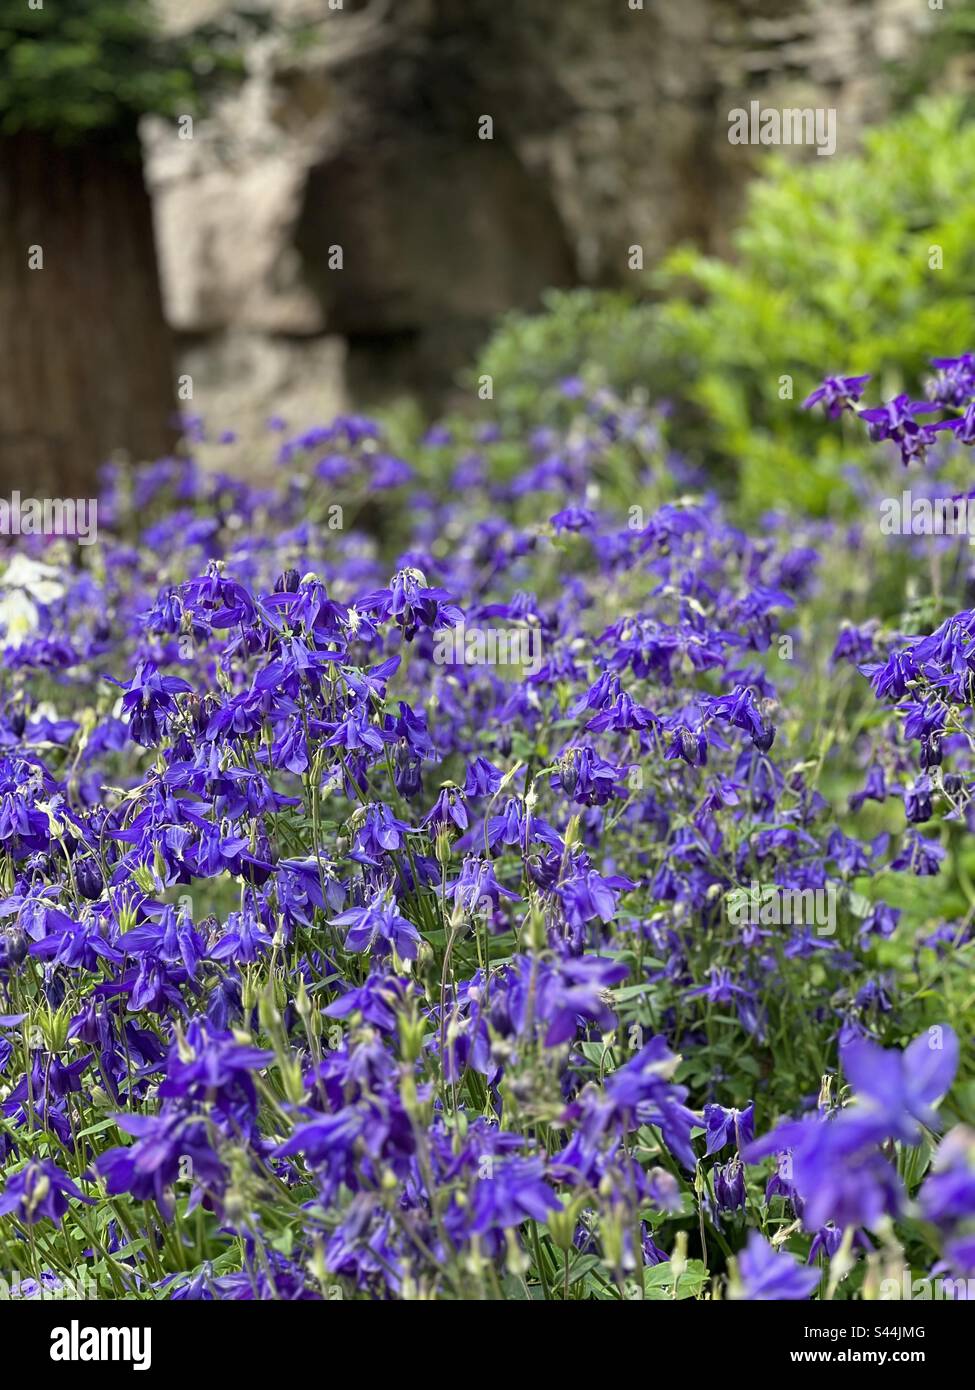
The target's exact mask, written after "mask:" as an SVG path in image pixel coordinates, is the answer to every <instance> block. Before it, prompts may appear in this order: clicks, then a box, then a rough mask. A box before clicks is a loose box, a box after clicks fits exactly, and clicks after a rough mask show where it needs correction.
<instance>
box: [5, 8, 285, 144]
mask: <svg viewBox="0 0 975 1390" xmlns="http://www.w3.org/2000/svg"><path fill="white" fill-rule="evenodd" d="M265 23H266V16H265V15H264V14H263V13H262V12H259V11H254V12H252V13H249V14H248V15H245V16H239V17H238V18H237V20H235V21H234V22H233V23H219V22H215V23H212V24H208V25H204V26H200V27H198V28H197V29H195V30H193V31H192V32H190V33H188V34H185V35H181V36H180V37H178V38H177V37H172V38H166V37H163V36H162V35H161V34H160V33H159V32H158V29H157V27H156V24H155V20H154V16H153V8H152V4H151V0H57V2H56V3H55V0H47V3H45V4H44V5H43V7H42V8H37V9H31V8H29V7H28V5H27V4H26V3H18V4H17V5H7V6H6V7H5V9H4V12H3V14H2V15H0V131H3V132H6V133H7V134H11V133H13V132H15V131H20V130H39V131H45V132H48V133H51V134H54V135H56V136H57V137H58V138H61V139H66V140H70V139H80V138H84V137H90V136H91V135H93V134H114V135H116V136H122V137H124V136H126V135H128V134H130V133H131V131H132V129H133V126H134V122H135V121H136V120H137V118H138V117H139V116H140V115H141V114H143V113H144V112H156V113H158V114H160V115H163V116H170V117H175V116H179V115H185V114H192V113H194V112H196V111H197V110H198V109H199V105H200V101H201V96H202V94H203V93H204V91H208V90H212V88H213V86H214V84H218V83H220V82H222V81H224V80H228V79H230V78H232V77H234V76H235V75H237V74H238V73H239V72H240V70H241V69H240V59H239V35H240V32H241V29H240V25H241V24H247V25H251V26H257V27H261V26H263V25H264V24H265Z"/></svg>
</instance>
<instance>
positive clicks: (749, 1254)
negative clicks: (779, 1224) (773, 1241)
mask: <svg viewBox="0 0 975 1390" xmlns="http://www.w3.org/2000/svg"><path fill="white" fill-rule="evenodd" d="M738 1270H739V1273H740V1275H741V1292H740V1293H739V1294H738V1297H739V1298H743V1299H749V1300H752V1301H754V1302H767V1301H771V1300H778V1301H780V1302H789V1301H792V1302H795V1301H797V1300H799V1299H804V1298H809V1297H810V1295H811V1294H812V1292H813V1290H814V1289H815V1288H816V1286H817V1285H818V1283H819V1271H818V1270H816V1269H804V1268H803V1266H802V1265H801V1264H799V1262H798V1260H796V1259H795V1257H794V1256H793V1255H790V1254H789V1253H788V1252H787V1251H785V1250H782V1251H778V1252H777V1251H775V1250H773V1249H772V1247H771V1245H769V1243H768V1241H767V1240H765V1238H764V1237H763V1236H760V1235H759V1233H758V1232H757V1231H752V1232H751V1234H750V1235H749V1237H748V1244H747V1245H746V1247H745V1249H744V1250H743V1251H742V1252H741V1254H740V1255H739V1257H738Z"/></svg>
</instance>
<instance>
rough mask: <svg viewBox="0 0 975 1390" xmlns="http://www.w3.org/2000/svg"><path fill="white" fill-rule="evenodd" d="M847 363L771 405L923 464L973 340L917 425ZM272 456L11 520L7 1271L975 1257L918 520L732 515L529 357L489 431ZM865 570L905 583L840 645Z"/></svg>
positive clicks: (177, 1281) (709, 1292)
mask: <svg viewBox="0 0 975 1390" xmlns="http://www.w3.org/2000/svg"><path fill="white" fill-rule="evenodd" d="M866 385H867V383H864V382H861V381H854V382H851V381H849V380H842V381H832V382H829V383H827V384H826V386H824V388H823V391H822V393H821V395H820V397H819V401H818V402H815V403H814V404H819V403H820V402H821V403H822V405H823V406H824V407H825V409H826V411H827V414H828V415H829V417H830V419H829V421H828V422H824V421H823V420H822V418H821V416H820V414H819V411H818V410H817V411H816V412H815V413H812V414H810V415H809V417H808V422H809V424H810V427H812V428H819V429H820V430H823V431H828V430H831V429H835V428H838V427H839V426H840V423H843V424H846V423H850V424H851V425H852V426H854V427H855V428H857V429H859V428H861V427H862V422H861V421H860V420H859V417H858V416H857V414H856V412H857V410H859V409H868V410H870V411H872V412H874V413H872V414H869V415H868V417H867V423H868V424H869V425H870V428H871V430H872V432H873V434H874V436H875V438H877V439H878V440H880V439H884V440H885V441H886V443H885V446H884V450H883V452H887V451H888V450H890V449H896V448H899V449H900V450H901V451H902V452H904V454H905V455H906V456H907V457H908V459H909V467H910V472H909V473H908V474H907V476H908V477H909V478H910V479H911V482H912V484H914V485H915V486H918V487H920V486H922V484H924V480H925V479H928V478H929V471H930V479H931V480H932V485H933V486H939V485H940V480H939V475H938V473H937V470H936V464H937V463H938V462H939V461H940V462H942V463H943V464H944V466H945V467H946V468H948V469H949V470H950V469H952V468H957V467H958V466H959V459H958V458H957V457H955V455H956V454H961V455H962V457H966V456H967V450H965V449H963V448H962V446H964V445H966V444H967V445H971V444H972V442H975V405H973V404H972V401H973V400H975V362H973V360H972V359H971V358H963V359H961V360H959V361H958V362H955V363H951V364H945V365H943V366H942V369H941V371H940V372H939V375H938V378H937V380H936V383H935V386H934V388H933V395H934V397H935V398H936V400H937V402H938V406H937V412H936V413H937V415H938V416H939V417H943V418H941V419H940V420H939V424H940V425H941V426H942V428H939V429H937V430H935V429H933V428H930V427H929V424H924V425H923V426H922V425H920V424H919V423H918V421H919V420H920V419H928V420H930V417H922V416H920V414H919V411H918V409H917V408H916V407H914V406H911V405H910V403H909V402H906V403H905V402H900V403H897V402H895V403H888V404H887V405H886V406H872V407H863V406H861V405H859V404H858V400H859V397H860V396H861V395H862V393H863V391H864V388H865V386H866ZM279 423H280V422H277V421H275V422H273V427H275V428H276V427H278V425H279ZM193 428H194V434H195V435H196V434H198V433H199V431H200V428H201V427H200V426H199V424H198V423H195V424H194V426H193ZM952 445H953V446H955V448H954V453H953V452H952V448H951V447H950V446H952ZM414 454H415V459H416V462H415V461H414ZM941 455H944V458H943V459H942V458H940V456H941ZM922 461H923V469H924V471H923V472H922ZM276 462H277V465H278V466H277V468H276V470H275V477H276V480H277V481H276V486H275V487H274V488H272V489H259V488H253V487H250V486H247V485H244V484H241V483H237V482H234V481H232V480H231V479H230V478H228V477H226V476H223V475H220V474H217V473H206V472H203V471H201V470H199V469H198V468H196V467H195V466H194V465H193V464H192V463H191V462H188V461H186V460H174V459H167V460H163V461H160V462H159V463H157V464H150V465H145V466H143V467H142V468H139V469H136V470H133V471H132V472H127V471H121V470H115V471H113V472H112V473H111V474H110V475H109V477H108V479H107V480H106V489H105V492H104V493H103V496H102V498H101V499H100V500H101V509H100V512H99V515H98V517H97V518H96V520H97V522H98V523H100V524H99V525H98V526H97V534H94V533H93V531H92V528H91V526H90V525H88V524H85V525H82V524H80V520H81V519H79V518H78V517H77V516H76V517H75V518H74V519H75V522H76V530H77V532H78V534H79V536H80V538H81V539H82V540H83V541H85V542H86V543H85V544H80V545H78V546H76V547H74V546H72V545H71V542H70V536H67V535H64V534H62V533H63V532H64V531H65V529H66V528H65V518H64V517H63V516H61V517H60V520H59V521H58V523H57V525H55V518H54V516H53V514H52V517H51V519H50V521H44V520H43V518H42V519H41V522H39V521H38V518H37V515H36V514H35V513H33V512H30V511H28V512H25V513H18V525H17V527H16V528H12V527H11V526H10V525H9V518H7V519H6V520H7V523H8V524H7V525H5V527H4V530H6V531H7V532H10V533H11V534H12V536H13V537H17V538H16V539H13V540H12V541H11V544H10V546H9V551H8V552H5V553H4V557H3V563H2V569H0V634H2V636H0V643H2V657H3V662H2V670H0V888H2V897H0V1086H2V1090H0V1095H2V1099H0V1158H2V1160H3V1166H4V1178H3V1187H2V1190H0V1261H2V1262H3V1263H2V1267H3V1268H7V1269H20V1270H21V1271H22V1273H23V1274H25V1275H27V1276H29V1279H28V1281H27V1283H26V1284H25V1287H24V1288H19V1289H18V1290H17V1296H20V1297H24V1296H29V1291H30V1288H35V1289H36V1288H53V1289H55V1290H56V1291H60V1292H62V1293H63V1292H64V1291H65V1290H66V1289H70V1288H71V1287H72V1286H73V1285H77V1284H79V1283H81V1284H82V1285H83V1286H85V1287H91V1286H92V1285H93V1286H94V1288H95V1289H96V1291H97V1293H98V1294H99V1295H100V1296H102V1297H105V1296H108V1297H117V1298H150V1297H152V1298H179V1299H211V1298H286V1299H291V1298H334V1297H342V1298H361V1299H383V1300H386V1299H415V1298H438V1299H498V1298H502V1299H509V1300H534V1299H538V1298H545V1299H560V1300H566V1301H581V1300H614V1301H619V1300H624V1299H630V1298H637V1299H649V1300H663V1299H666V1300H673V1299H687V1300H697V1299H703V1298H707V1297H733V1298H743V1299H789V1300H793V1299H802V1298H809V1297H814V1296H821V1297H835V1298H840V1299H848V1298H849V1299H853V1298H861V1297H863V1298H868V1297H869V1298H874V1297H876V1296H877V1292H878V1287H879V1286H880V1281H881V1280H882V1279H887V1278H889V1279H893V1280H894V1281H895V1284H896V1287H897V1288H898V1289H899V1288H900V1280H901V1278H902V1275H903V1273H904V1271H907V1273H908V1276H909V1277H913V1275H914V1274H915V1273H917V1274H918V1275H920V1276H923V1277H926V1278H929V1277H935V1276H937V1274H938V1273H939V1272H940V1271H941V1270H944V1269H946V1270H947V1271H949V1272H950V1273H953V1274H957V1275H958V1276H959V1277H968V1275H969V1274H970V1273H972V1272H975V1271H973V1269H972V1266H973V1259H975V1257H973V1255H972V1243H971V1232H972V1229H973V1228H975V1178H973V1172H975V1143H973V1139H972V1134H971V1132H970V1130H968V1129H966V1128H965V1127H964V1126H965V1125H966V1124H967V1125H971V1123H972V1121H973V1119H975V1070H973V1062H972V1057H971V1054H970V1050H969V1049H968V1047H967V1045H966V1046H965V1047H963V1046H962V1043H965V1044H967V1042H968V1040H969V1039H970V1037H971V1034H972V1024H973V1018H972V1009H973V1000H972V992H971V968H970V958H971V953H972V951H973V949H975V936H973V930H972V924H973V920H975V887H973V882H972V878H973V872H975V862H973V853H972V851H971V849H970V847H969V843H968V842H969V841H970V838H971V837H970V833H968V832H969V830H970V827H971V825H972V823H973V820H975V799H973V788H975V764H973V754H972V745H973V742H975V728H973V722H972V721H973V715H972V708H973V699H972V689H973V675H972V672H973V670H975V658H973V657H972V656H971V652H972V651H973V643H975V611H972V610H965V609H963V608H961V601H962V598H963V593H964V585H965V574H966V566H965V565H964V564H963V563H962V560H963V559H964V555H965V553H966V552H967V545H966V543H965V539H964V538H961V539H959V538H958V537H952V536H932V537H923V536H922V537H917V536H914V535H912V534H908V535H905V536H900V535H899V534H898V535H897V536H892V535H886V534H882V533H881V531H880V529H879V527H878V526H876V525H873V524H870V523H871V520H872V515H873V513H872V506H873V504H872V502H869V501H868V500H867V499H866V498H864V501H863V502H862V503H861V514H860V517H859V519H858V524H857V525H855V526H853V525H842V526H841V525H837V524H835V523H827V522H822V521H817V520H808V519H796V518H794V517H793V518H789V517H787V516H785V515H784V514H782V513H780V514H778V515H773V516H770V517H768V518H767V519H766V520H765V521H764V523H763V525H762V527H761V528H760V531H759V532H758V533H757V534H750V533H748V532H747V531H744V530H742V529H741V527H740V526H738V525H737V524H736V523H735V522H733V521H731V520H729V518H728V516H727V515H726V513H725V511H724V509H723V507H722V505H721V503H720V502H719V500H718V499H717V498H716V497H715V496H714V495H713V494H712V493H711V492H710V491H709V490H708V489H707V487H706V485H705V484H704V482H703V480H702V477H701V475H699V474H698V475H694V474H693V473H691V472H689V471H688V470H687V467H686V465H684V464H682V463H681V461H680V460H679V459H675V458H674V456H673V454H672V452H671V451H669V450H668V449H667V448H666V446H665V445H664V444H663V442H662V440H661V433H660V417H659V415H658V414H657V413H656V412H654V411H652V410H650V409H648V408H644V407H634V406H633V405H632V404H626V405H624V404H623V403H621V402H620V401H619V400H617V399H616V398H614V397H612V396H611V395H610V394H609V393H607V392H606V391H599V392H596V393H589V392H586V391H580V390H579V388H578V387H577V386H576V385H572V386H570V387H569V388H567V394H564V395H563V397H562V399H561V400H560V402H559V406H558V409H557V411H556V413H555V415H554V416H553V417H551V418H550V419H549V420H547V421H545V422H543V424H542V425H541V426H540V427H537V428H533V429H531V430H530V431H528V433H527V434H522V433H519V432H517V431H513V430H512V429H511V427H510V426H509V425H506V424H504V423H503V422H498V421H491V422H490V423H489V424H485V423H484V422H481V424H480V425H479V426H478V429H477V432H476V437H475V438H474V439H467V438H460V437H457V436H454V435H452V434H451V432H450V431H449V430H447V429H444V428H440V427H438V428H435V429H433V430H431V431H430V432H429V433H428V434H427V435H426V437H425V438H424V440H422V441H420V442H419V443H418V444H417V445H416V446H415V448H414V449H411V450H410V457H402V456H398V455H396V454H395V453H393V451H392V450H391V448H390V446H389V442H388V440H387V439H386V438H384V436H383V434H382V432H381V430H380V429H379V428H378V427H377V426H376V425H375V424H374V423H372V422H371V421H369V420H367V419H363V418H361V417H346V418H340V419H339V420H336V421H335V422H333V424H332V425H331V426H329V427H324V428H320V429H315V430H311V431H308V432H306V433H304V434H301V435H298V436H294V437H285V438H284V439H282V441H281V443H280V446H279V448H278V450H277V459H276ZM499 464H500V467H499V466H498V465H499ZM890 466H892V467H894V468H895V469H898V468H900V464H899V463H897V462H896V458H895V459H894V460H893V461H891V462H890V463H889V464H888V467H890ZM949 476H950V475H949ZM428 480H439V487H437V486H431V485H430V482H429V481H428ZM924 485H926V484H924ZM890 486H891V485H890V483H889V482H888V487H890ZM28 506H29V504H28ZM370 509H383V510H384V513H385V514H386V515H391V516H395V517H396V518H398V526H399V530H398V532H397V538H396V541H395V542H394V541H393V540H392V538H391V537H390V535H389V533H388V531H387V529H386V528H385V527H377V528H375V529H374V531H368V530H366V529H365V526H364V519H365V517H366V516H367V514H368V512H369V510H370ZM25 516H28V517H31V518H32V524H31V525H30V526H25V524H24V520H25ZM90 520H91V518H90V517H89V518H88V521H89V522H90ZM89 542H90V543H89ZM890 549H903V550H905V551H907V552H908V554H909V556H910V558H911V560H912V561H913V562H915V568H916V570H917V573H918V575H919V576H920V575H923V574H924V572H925V564H927V566H928V567H929V573H930V576H931V583H930V591H929V592H924V591H923V589H922V588H921V586H920V585H919V586H918V592H917V593H916V594H915V595H914V596H913V598H912V601H911V602H910V603H909V604H908V605H907V611H906V613H905V614H904V617H903V620H902V621H897V622H893V623H887V624H881V623H880V622H878V621H877V620H876V619H875V618H874V616H873V610H872V607H871V593H872V588H871V585H872V578H873V576H874V574H875V572H877V570H878V567H879V568H883V561H884V554H885V552H886V551H888V550H890ZM850 555H852V556H853V558H852V561H851V560H849V559H848V558H847V557H848V556H850ZM918 633H923V634H925V635H924V636H923V637H918V636H917V634H918ZM516 637H517V638H518V644H519V645H518V647H515V646H513V645H512V642H513V641H514V639H515V638H516ZM871 685H872V687H873V690H872V691H871ZM874 696H876V699H875V698H874ZM960 1040H961V1041H960ZM946 1130H948V1131H950V1132H949V1133H947V1134H946V1135H945V1136H944V1137H943V1138H942V1132H943V1131H946ZM30 1280H33V1281H34V1284H33V1285H31V1284H30V1283H29V1281H30Z"/></svg>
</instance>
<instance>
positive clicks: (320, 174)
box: [144, 0, 936, 434]
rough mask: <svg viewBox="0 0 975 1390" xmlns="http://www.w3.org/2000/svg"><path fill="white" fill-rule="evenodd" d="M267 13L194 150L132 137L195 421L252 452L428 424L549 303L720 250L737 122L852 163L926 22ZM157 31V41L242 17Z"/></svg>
mask: <svg viewBox="0 0 975 1390" xmlns="http://www.w3.org/2000/svg"><path fill="white" fill-rule="evenodd" d="M254 3H258V0H254ZM263 3H264V4H265V6H269V7H270V8H271V9H272V10H273V12H274V21H275V22H274V24H273V26H272V28H271V30H270V32H269V33H267V34H264V35H262V36H259V37H254V38H253V40H252V41H251V42H249V44H248V46H247V49H246V62H247V77H246V80H245V81H244V82H243V84H242V85H241V86H240V88H239V90H237V91H236V92H235V94H234V95H233V96H232V97H231V98H228V99H227V100H225V101H223V102H222V103H221V104H220V105H219V106H218V107H217V108H216V109H215V110H214V111H213V112H212V113H211V114H210V115H209V116H208V117H207V118H206V119H205V120H198V121H197V122H196V125H195V128H194V129H193V132H192V138H191V139H184V138H180V135H179V133H178V132H177V131H174V130H173V129H172V128H170V127H167V126H165V125H163V124H162V123H161V122H157V121H147V122H146V123H145V130H144V139H145V146H146V154H147V169H148V177H149V182H150V187H151V189H152V193H153V198H154V206H155V216H156V225H157V235H158V241H159V246H160V253H161V261H162V274H163V281H164V294H165V300H166V304H167V310H168V314H169V317H170V319H171V322H172V324H173V326H174V328H175V329H176V330H177V333H178V334H179V338H180V342H181V344H182V346H183V359H184V370H186V371H188V372H191V373H192V375H193V378H194V407H195V408H196V409H198V410H200V411H202V412H203V413H205V414H206V415H207V416H208V417H209V418H211V419H212V421H213V423H214V424H215V425H219V426H220V427H226V426H230V427H235V428H238V429H240V430H241V431H242V432H243V433H245V434H247V433H249V432H250V431H252V430H253V429H254V428H255V427H256V426H257V425H258V424H259V423H260V422H261V421H262V420H263V418H264V417H265V416H267V415H268V414H269V413H271V412H272V411H276V412H279V413H282V414H284V415H285V416H286V417H287V418H288V419H289V423H293V424H295V425H301V424H306V423H310V422H312V421H313V420H320V419H321V418H323V417H325V416H327V415H328V414H330V413H331V412H332V411H333V410H334V409H336V408H338V407H341V406H342V405H343V404H345V403H349V402H351V403H354V404H361V403H370V402H372V401H374V400H376V399H381V398H385V397H388V396H390V395H394V394H396V393H397V392H399V391H402V390H404V389H406V390H409V391H411V392H413V393H416V394H418V395H419V396H420V397H421V398H423V399H425V400H426V401H427V402H429V403H431V404H434V403H436V402H437V401H440V400H442V399H443V398H444V395H445V392H449V389H450V384H451V382H452V380H453V379H454V378H455V374H456V371H457V369H458V368H459V367H460V366H461V365H462V364H464V363H465V362H466V361H468V360H469V358H470V355H471V353H472V352H473V351H474V350H475V348H476V346H477V344H478V343H479V342H480V341H481V339H482V338H483V336H484V333H485V331H486V328H487V325H488V323H489V321H490V320H491V319H492V318H493V317H494V316H495V315H496V314H497V313H499V312H501V311H503V310H505V309H508V308H521V307H530V306H532V305H533V304H535V303H536V302H537V299H538V295H539V292H540V291H541V290H542V289H543V288H544V287H545V286H547V285H550V284H553V285H571V284H596V285H612V284H620V283H624V282H625V280H626V277H627V276H628V274H629V273H630V272H629V271H628V269H627V252H628V248H629V247H630V246H631V245H633V244H639V245H641V246H642V247H643V248H644V255H645V261H646V264H647V265H650V264H652V262H653V261H654V259H656V258H657V257H658V256H659V255H660V253H661V252H663V251H665V250H666V249H667V248H668V247H669V246H671V245H673V244H674V243H675V241H677V240H680V239H682V238H693V239H694V240H696V241H697V242H698V243H699V244H701V245H704V246H705V247H708V248H711V249H715V250H722V249H724V248H725V247H726V246H727V243H728V236H729V232H730V230H731V228H732V226H733V224H734V218H735V214H736V210H737V209H738V207H739V205H740V200H741V195H742V189H743V187H744V184H745V182H746V180H747V177H748V175H749V173H750V171H751V169H752V167H753V165H754V155H755V152H754V151H753V150H751V149H749V148H747V147H741V146H733V145H731V144H730V143H729V142H728V138H727V132H728V112H729V109H730V108H732V107H735V106H743V105H747V103H748V101H749V100H750V99H753V98H759V99H760V100H761V101H762V103H763V104H764V105H774V106H834V107H836V108H837V111H838V129H839V142H838V150H839V153H840V154H842V153H843V152H844V151H848V150H850V149H852V148H854V147H855V144H856V141H857V139H858V135H859V132H860V131H861V130H862V128H863V126H864V125H865V123H867V122H870V121H872V120H875V119H877V118H878V117H880V116H882V115H883V114H884V112H885V110H886V105H887V102H888V99H889V98H888V89H889V81H888V76H887V65H888V64H890V63H891V62H894V63H896V62H897V61H898V60H900V59H903V58H905V57H906V56H908V55H909V54H910V53H911V52H912V51H913V50H914V49H915V48H916V46H917V43H918V40H919V37H920V35H921V32H922V30H923V29H924V27H925V26H926V25H929V24H931V23H932V22H936V16H935V15H934V14H932V12H931V11H930V10H929V8H928V6H927V4H926V3H925V0H793V2H792V3H786V0H643V8H642V9H634V8H631V5H633V4H636V3H637V0H343V3H342V8H341V9H335V10H332V9H330V0H263ZM331 3H332V4H335V3H337V0H331ZM162 8H163V12H164V15H165V22H166V24H167V25H168V26H169V27H170V28H172V29H179V28H181V27H182V28H185V27H187V26H188V25H191V24H192V23H194V22H197V21H199V20H200V19H203V18H211V17H213V16H214V15H218V14H221V13H231V12H232V10H233V6H232V4H230V3H227V0H162ZM483 116H490V117H491V118H492V121H493V139H492V140H482V139H479V138H478V131H479V122H480V119H481V118H482V117H483ZM184 133H185V132H184ZM803 153H804V154H805V153H806V152H803ZM336 246H338V247H341V249H342V268H341V270H338V269H334V268H332V267H331V266H330V263H329V257H330V251H329V248H334V247H336ZM331 256H332V259H333V260H334V251H332V252H331Z"/></svg>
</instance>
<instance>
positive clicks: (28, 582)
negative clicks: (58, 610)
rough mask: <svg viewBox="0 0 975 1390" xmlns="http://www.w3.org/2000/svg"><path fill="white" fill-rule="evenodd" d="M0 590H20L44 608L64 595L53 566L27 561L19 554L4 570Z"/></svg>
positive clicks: (37, 561)
mask: <svg viewBox="0 0 975 1390" xmlns="http://www.w3.org/2000/svg"><path fill="white" fill-rule="evenodd" d="M0 589H22V590H23V591H24V592H25V593H27V594H29V595H30V597H31V598H32V599H36V601H37V602H38V603H42V604H44V605H45V606H46V605H47V604H49V603H54V602H55V600H56V599H59V598H61V597H62V595H63V594H64V585H63V584H62V583H61V575H60V573H59V571H58V570H56V569H55V568H54V567H53V565H43V564H41V562H40V561H39V560H28V558H27V556H26V555H20V554H18V555H15V556H14V558H13V559H12V560H11V562H10V564H9V565H8V566H7V568H6V569H5V570H4V572H3V576H2V577H0Z"/></svg>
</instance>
